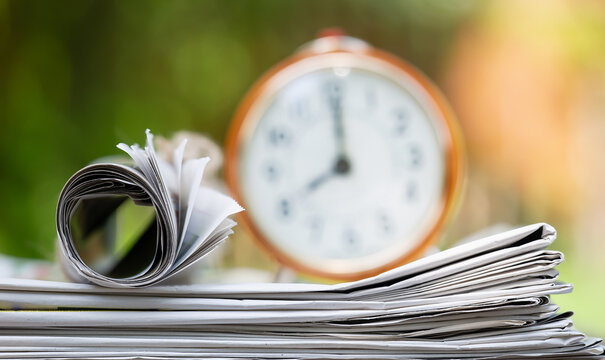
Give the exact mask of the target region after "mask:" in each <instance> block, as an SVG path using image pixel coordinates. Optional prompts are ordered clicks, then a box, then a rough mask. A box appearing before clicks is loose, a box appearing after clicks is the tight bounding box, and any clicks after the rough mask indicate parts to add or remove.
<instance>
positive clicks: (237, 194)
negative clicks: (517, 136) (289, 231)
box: [225, 47, 464, 280]
mask: <svg viewBox="0 0 605 360" xmlns="http://www.w3.org/2000/svg"><path fill="white" fill-rule="evenodd" d="M326 54H349V55H353V56H358V57H365V58H366V59H367V60H370V61H375V62H380V63H382V64H384V65H390V66H391V67H392V68H393V69H395V70H397V71H399V72H400V73H403V74H404V75H407V76H408V77H411V78H412V79H413V80H414V81H415V82H416V84H417V85H418V86H419V87H421V88H422V89H423V90H424V91H425V92H426V94H427V95H428V100H430V102H431V105H432V106H433V108H434V110H435V111H436V112H437V113H438V114H439V115H440V116H439V117H438V119H435V120H434V121H435V122H436V123H437V124H436V125H437V126H439V127H440V129H436V130H438V131H440V134H438V135H439V138H440V142H441V144H442V146H443V150H444V159H445V179H444V180H445V181H444V191H443V192H442V199H441V206H440V213H439V214H438V216H437V220H436V221H435V223H434V224H433V225H432V226H431V227H430V230H429V231H428V232H427V235H426V236H425V238H424V239H423V240H422V241H419V242H418V244H417V245H416V246H414V247H413V248H412V249H411V250H410V251H408V252H406V253H404V254H402V255H401V256H399V257H397V258H396V259H395V260H392V261H389V262H387V263H384V264H381V265H379V266H376V267H374V268H371V269H366V270H362V271H356V270H354V269H351V271H350V272H339V273H334V272H330V271H325V270H323V269H318V268H314V267H312V266H308V265H307V264H304V263H301V262H300V261H298V260H296V259H295V258H293V257H291V256H290V255H288V254H286V253H285V252H283V251H282V250H281V249H279V248H278V247H277V246H276V245H274V244H273V243H272V242H271V241H270V240H269V239H268V238H267V237H266V236H265V235H264V234H263V233H262V231H261V230H260V229H259V228H258V227H257V226H256V225H255V224H254V221H253V220H252V218H251V217H250V216H249V215H248V214H247V213H246V211H244V212H242V213H240V214H238V222H239V223H240V224H241V225H242V226H243V227H244V229H245V230H246V231H247V232H248V234H251V235H252V238H253V239H254V240H255V241H256V242H257V243H258V244H259V245H260V246H261V248H262V249H264V250H265V252H266V253H268V254H269V255H270V256H272V257H274V258H276V259H277V261H279V262H280V263H282V264H284V265H286V266H288V267H291V268H293V269H295V270H298V271H301V272H303V273H306V274H309V275H313V276H319V277H322V278H329V279H335V280H358V279H362V278H366V277H370V276H373V275H377V274H380V273H382V272H384V271H386V270H389V269H392V268H394V267H396V266H399V265H403V264H405V263H408V262H411V261H413V260H416V259H418V258H420V257H421V256H422V255H423V254H424V253H425V252H426V250H427V249H428V248H429V247H430V246H431V245H433V244H434V243H435V242H436V241H437V238H438V236H439V234H440V233H441V231H442V229H443V227H444V225H445V224H446V223H447V220H448V219H449V217H450V216H451V214H452V212H453V210H454V208H455V205H456V203H457V199H458V196H459V194H460V190H461V184H462V180H463V173H464V166H463V165H464V164H463V156H462V153H463V150H462V139H461V134H460V131H459V128H458V125H457V122H456V120H455V117H454V115H453V112H452V110H451V109H450V106H449V104H448V103H447V101H446V100H445V97H444V96H443V95H442V94H441V92H440V91H439V90H438V89H437V87H436V86H435V85H433V83H432V82H431V81H430V80H429V79H427V78H426V77H425V76H424V75H423V74H422V73H421V72H420V71H419V70H417V69H416V68H415V67H413V66H412V65H410V64H409V63H407V62H405V61H404V60H401V59H399V58H397V57H395V56H393V55H391V54H389V53H387V52H384V51H380V50H378V49H375V48H372V47H368V48H367V49H364V50H360V51H357V52H351V51H348V50H345V49H340V48H336V49H332V50H330V51H326V52H321V53H317V52H313V51H302V52H299V53H297V54H294V55H293V56H291V57H290V58H288V59H286V60H284V61H282V62H281V63H278V64H277V65H275V66H274V67H273V68H271V69H270V70H269V71H267V72H266V73H265V74H264V75H263V76H262V77H261V78H260V79H259V80H257V81H256V83H255V84H254V85H253V86H252V88H251V89H250V90H249V91H248V93H247V94H246V96H245V97H244V99H243V100H242V101H241V103H240V105H239V106H238V108H237V110H236V112H235V115H234V117H233V120H232V122H231V126H230V128H229V130H228V132H227V138H226V141H225V180H226V183H227V187H228V189H229V191H230V192H231V195H232V196H233V197H234V198H235V199H236V200H237V201H238V202H239V203H240V204H241V205H242V206H244V208H245V207H246V204H245V202H244V199H243V197H242V193H241V187H240V178H239V160H240V152H241V146H242V141H243V139H244V138H245V136H244V133H245V131H244V126H245V125H246V120H247V119H248V118H249V115H250V112H251V110H252V109H253V107H254V105H255V104H256V102H257V100H258V99H259V98H261V97H262V96H264V95H265V94H266V93H267V92H268V91H270V90H271V86H270V82H271V81H270V80H271V79H273V78H274V77H275V76H276V75H278V74H280V73H281V72H282V71H284V70H286V69H288V68H289V67H290V66H292V65H294V64H297V63H299V62H301V61H304V60H307V59H309V58H313V57H316V56H323V55H326Z"/></svg>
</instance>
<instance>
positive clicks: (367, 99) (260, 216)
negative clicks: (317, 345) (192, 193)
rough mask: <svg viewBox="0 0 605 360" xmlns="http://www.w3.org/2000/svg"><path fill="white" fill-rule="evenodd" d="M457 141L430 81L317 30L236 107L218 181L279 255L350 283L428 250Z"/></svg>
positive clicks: (451, 184) (457, 172)
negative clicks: (315, 36) (222, 175)
mask: <svg viewBox="0 0 605 360" xmlns="http://www.w3.org/2000/svg"><path fill="white" fill-rule="evenodd" d="M460 144H461V138H460V135H459V134H458V130H457V125H456V123H455V120H454V117H453V115H452V112H451V111H450V107H449V106H448V104H447V103H446V101H445V100H444V97H443V96H442V95H441V93H440V92H439V91H438V90H437V88H436V87H435V86H434V85H433V84H432V83H431V82H430V81H429V80H428V79H427V78H426V77H425V76H424V75H422V74H421V73H420V72H419V71H418V70H417V69H415V68H414V67H412V66H411V65H409V64H408V63H407V62H405V61H403V60H401V59H399V58H397V57H395V56H393V55H390V54H388V53H386V52H383V51H380V50H378V49H376V48H374V47H372V46H370V45H369V44H367V43H366V42H364V41H361V40H359V39H356V38H352V37H348V36H343V35H329V36H324V37H320V38H319V39H316V40H315V41H313V42H311V43H309V44H307V45H305V46H303V47H302V48H301V49H300V50H299V51H297V52H296V53H295V54H294V55H293V56H291V57H290V58H288V59H286V60H285V61H283V62H281V63H280V64H278V65H276V66H275V67H273V68H272V69H271V70H269V71H268V72H267V73H266V74H265V75H264V76H263V77H262V78H261V79H260V80H258V82H257V83H256V84H255V85H254V86H253V87H252V89H251V90H250V91H249V92H248V93H247V95H246V96H245V98H244V99H243V101H242V102H241V104H240V105H239V107H238V109H237V111H236V113H235V116H234V119H233V121H232V124H231V126H230V129H229V131H228V135H227V140H226V156H225V179H226V183H227V186H228V188H229V189H230V191H231V193H232V195H233V196H234V197H235V198H236V199H237V200H238V201H239V202H240V204H241V205H242V206H243V207H244V208H245V209H246V211H245V212H244V213H242V214H241V216H240V218H239V221H240V223H241V224H242V225H243V226H244V228H245V229H246V230H247V231H248V232H249V233H250V234H251V235H252V237H253V238H254V239H255V240H257V241H258V243H259V244H261V245H262V246H263V247H264V248H265V249H266V250H267V251H268V252H269V253H270V254H271V255H273V256H274V257H275V258H276V259H277V260H279V261H280V262H281V263H283V264H285V265H286V266H289V267H291V268H294V269H296V270H299V271H301V272H303V273H308V274H312V275H316V276H321V277H326V278H332V279H343V280H353V279H359V278H363V277H367V276H371V275H375V274H377V273H380V272H383V271H385V270H387V269H390V268H393V267H395V266H397V265H401V264H403V263H406V262H409V261H412V260H414V259H415V258H418V257H420V256H422V255H423V254H424V252H425V251H426V250H427V248H428V247H429V246H430V245H431V244H432V243H434V241H435V240H436V239H437V236H438V234H439V233H440V232H441V230H442V228H443V226H444V223H445V222H446V219H447V218H448V215H449V214H450V213H451V210H452V208H453V204H454V203H455V199H456V194H457V192H458V189H459V187H460V183H461V179H462V176H461V174H462V157H461V151H460Z"/></svg>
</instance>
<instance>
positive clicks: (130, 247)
mask: <svg viewBox="0 0 605 360" xmlns="http://www.w3.org/2000/svg"><path fill="white" fill-rule="evenodd" d="M146 134H147V142H146V146H145V148H144V149H141V148H140V147H139V146H138V145H136V144H135V145H132V146H128V145H126V144H118V148H119V149H121V150H123V151H124V152H126V153H127V154H128V155H129V156H130V158H131V161H107V162H101V163H95V164H92V165H88V166H86V167H84V168H83V169H81V170H79V171H78V172H76V173H75V174H74V175H73V176H72V177H71V178H70V179H69V180H68V181H67V183H66V184H65V186H64V187H63V190H62V191H61V194H60V196H59V202H58V204H57V214H56V220H57V233H58V236H59V247H60V249H61V255H62V257H63V259H62V261H63V262H64V265H65V268H66V270H67V273H68V275H69V276H70V277H72V278H74V279H77V280H86V281H90V282H92V283H95V284H97V285H101V286H106V287H116V288H117V287H143V286H148V285H152V284H155V283H158V282H160V281H163V280H165V279H167V278H169V277H171V276H173V275H175V274H177V273H179V272H180V271H182V270H183V269H185V268H187V267H188V266H190V265H191V264H193V263H194V262H195V261H197V260H199V259H200V258H202V257H203V256H204V255H206V254H208V252H210V251H211V250H212V249H213V248H215V247H216V246H217V245H218V244H219V243H221V242H222V241H223V240H225V239H226V238H227V237H228V236H229V235H230V234H231V233H232V230H231V228H232V227H233V226H234V225H235V222H234V221H232V220H231V219H229V216H230V215H233V214H235V213H237V212H239V211H242V210H243V209H242V208H241V207H240V206H239V205H238V204H237V202H236V201H235V200H233V199H232V198H230V197H229V196H226V195H224V194H222V193H220V192H218V191H216V190H213V189H210V188H208V187H204V186H201V181H202V176H203V173H204V169H205V167H206V164H207V163H208V161H209V160H210V159H209V158H207V157H204V158H199V159H189V160H184V159H183V153H184V151H185V146H186V140H183V141H182V142H181V143H180V144H179V145H178V147H177V148H176V149H175V150H174V152H173V154H172V160H171V161H166V160H164V159H162V158H160V157H158V156H157V154H156V151H155V149H154V145H153V135H152V134H151V132H150V131H149V130H147V132H146Z"/></svg>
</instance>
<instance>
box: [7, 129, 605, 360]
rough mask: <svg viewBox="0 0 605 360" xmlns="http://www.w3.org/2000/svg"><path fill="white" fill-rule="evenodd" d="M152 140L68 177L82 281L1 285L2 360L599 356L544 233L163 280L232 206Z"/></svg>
mask: <svg viewBox="0 0 605 360" xmlns="http://www.w3.org/2000/svg"><path fill="white" fill-rule="evenodd" d="M152 140H153V139H152V136H151V134H149V133H148V144H147V146H146V148H145V149H140V148H138V147H136V146H132V147H128V146H126V145H120V148H122V149H123V150H125V151H126V152H128V153H129V154H130V155H131V157H132V159H133V161H134V164H131V165H124V164H121V163H116V162H104V163H100V164H94V165H90V166H88V167H86V168H84V169H82V170H81V171H79V172H78V173H76V174H75V175H74V176H73V177H72V178H71V179H70V180H69V181H68V182H67V184H66V185H65V188H64V189H63V191H62V193H61V196H60V199H59V205H58V210H57V228H58V233H59V239H60V247H61V249H62V254H63V255H64V258H65V266H66V269H68V270H69V269H71V272H72V276H73V277H74V278H77V279H79V280H82V281H86V282H87V283H86V284H83V283H60V282H50V281H37V280H16V279H12V280H11V279H5V280H0V310H1V311H0V359H73V358H86V359H205V358H255V359H275V358H292V359H464V358H473V359H476V358H485V359H494V358H497V359H515V358H535V357H542V358H547V359H561V358H564V359H572V358H577V359H587V358H601V357H603V354H604V348H603V346H602V345H601V340H600V339H595V338H590V337H587V336H585V335H584V334H583V333H581V332H579V331H577V330H575V329H574V328H573V324H572V322H571V320H570V316H571V313H570V312H560V311H559V308H558V307H557V306H556V305H555V304H552V303H551V302H550V300H549V295H551V294H562V293H567V292H570V291H571V290H572V287H571V285H569V284H565V283H559V282H557V277H558V272H557V271H556V270H555V269H554V267H555V266H556V265H558V264H559V263H561V262H562V261H563V254H561V253H560V252H557V251H553V250H548V249H547V247H548V246H549V245H550V244H551V243H552V241H553V240H554V239H555V230H554V229H553V228H552V227H551V226H549V225H547V224H535V225H530V226H526V227H523V228H519V229H516V230H512V231H508V232H504V233H500V234H497V235H493V236H490V237H486V238H483V239H480V240H475V241H472V242H468V243H465V244H463V245H460V246H457V247H454V248H451V249H449V250H445V251H442V252H440V253H437V254H434V255H431V256H428V257H425V258H422V259H420V260H417V261H415V262H412V263H409V264H407V265H404V266H401V267H399V268H396V269H394V270H391V271H388V272H385V273H383V274H381V275H378V276H375V277H372V278H368V279H364V280H360V281H356V282H350V283H343V284H337V285H318V284H279V283H266V284H240V285H226V284H223V285H165V283H164V284H158V283H160V282H162V281H164V280H165V279H167V278H169V277H171V276H173V275H174V274H176V273H178V272H180V271H181V270H183V269H185V268H186V267H187V266H189V265H190V264H192V263H193V262H194V261H196V260H197V259H199V258H201V257H203V256H204V255H205V254H207V253H208V252H209V251H210V250H211V249H212V248H214V247H215V246H216V245H217V244H218V243H219V242H220V241H221V240H223V239H225V238H226V237H227V236H228V235H229V233H230V231H231V230H230V228H231V227H232V226H233V224H234V223H233V222H232V221H231V220H229V219H228V216H229V215H231V214H233V213H235V212H237V211H240V210H241V208H240V207H239V206H238V205H237V203H235V202H234V201H233V200H232V199H230V198H229V197H227V196H224V195H222V194H220V193H218V192H215V191H213V190H210V189H205V188H203V187H200V181H201V177H202V172H203V167H204V164H205V162H207V159H206V160H204V159H198V160H195V159H193V160H187V161H184V160H183V156H182V154H183V147H184V144H183V145H182V146H180V147H178V148H177V149H176V151H175V152H174V154H173V156H172V160H171V161H167V160H165V159H162V158H159V157H157V156H156V154H155V151H154V149H153V141H152ZM129 199H130V200H132V201H129ZM132 203H134V204H135V205H134V206H135V207H132V206H131V205H132ZM129 204H130V205H129ZM139 205H140V206H139ZM141 209H143V210H145V209H147V210H151V211H149V213H150V214H151V216H148V214H147V213H146V212H145V211H141ZM133 219H134V220H133ZM99 253H102V254H105V256H101V257H98V256H96V255H98V254H99ZM99 285H101V286H99ZM149 285H154V286H149Z"/></svg>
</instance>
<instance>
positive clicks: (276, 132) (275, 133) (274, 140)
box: [269, 127, 292, 147]
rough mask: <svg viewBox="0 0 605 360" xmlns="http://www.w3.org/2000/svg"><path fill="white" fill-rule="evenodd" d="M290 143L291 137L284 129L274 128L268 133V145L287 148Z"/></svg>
mask: <svg viewBox="0 0 605 360" xmlns="http://www.w3.org/2000/svg"><path fill="white" fill-rule="evenodd" d="M291 142H292V136H290V133H289V132H288V131H286V130H285V129H282V128H278V127H274V128H272V129H271V130H270V131H269V143H271V145H273V146H275V147H282V146H288V145H290V143H291Z"/></svg>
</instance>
